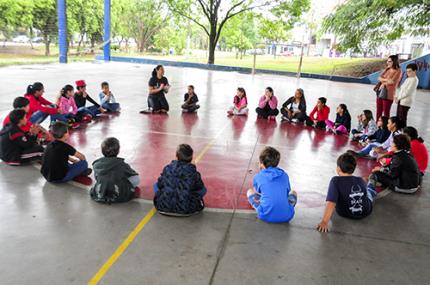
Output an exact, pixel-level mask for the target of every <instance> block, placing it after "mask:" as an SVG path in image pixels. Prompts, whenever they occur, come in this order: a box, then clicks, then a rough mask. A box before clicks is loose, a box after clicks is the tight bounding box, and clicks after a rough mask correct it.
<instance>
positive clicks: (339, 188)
mask: <svg viewBox="0 0 430 285" xmlns="http://www.w3.org/2000/svg"><path fill="white" fill-rule="evenodd" d="M326 201H329V202H333V203H336V212H337V213H338V214H339V215H340V216H342V217H347V218H352V219H361V218H364V217H366V216H368V215H369V214H370V213H371V212H372V202H371V201H370V200H369V199H368V197H367V186H366V184H365V182H364V180H363V179H362V178H361V177H356V176H335V177H333V178H332V179H331V180H330V185H329V187H328V193H327V198H326Z"/></svg>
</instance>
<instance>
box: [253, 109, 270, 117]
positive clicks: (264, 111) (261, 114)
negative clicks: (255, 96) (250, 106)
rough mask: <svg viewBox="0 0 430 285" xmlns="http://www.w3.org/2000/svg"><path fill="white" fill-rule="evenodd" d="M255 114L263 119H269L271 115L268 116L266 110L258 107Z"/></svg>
mask: <svg viewBox="0 0 430 285" xmlns="http://www.w3.org/2000/svg"><path fill="white" fill-rule="evenodd" d="M255 112H257V114H258V116H261V117H263V118H264V119H267V117H268V116H269V114H267V112H266V110H264V109H262V108H260V107H257V109H255Z"/></svg>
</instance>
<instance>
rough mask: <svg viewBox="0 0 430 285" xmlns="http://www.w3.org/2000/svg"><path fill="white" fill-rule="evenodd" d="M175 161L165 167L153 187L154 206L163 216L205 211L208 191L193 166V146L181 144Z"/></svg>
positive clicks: (186, 214) (187, 214)
mask: <svg viewBox="0 0 430 285" xmlns="http://www.w3.org/2000/svg"><path fill="white" fill-rule="evenodd" d="M176 159H177V160H173V161H172V162H171V163H170V164H169V165H167V166H166V167H164V169H163V172H162V173H161V176H160V177H159V178H158V181H157V182H156V183H155V184H154V192H155V196H154V206H155V208H156V209H157V210H158V211H160V213H162V214H166V215H174V216H189V215H192V214H195V213H198V212H200V211H202V210H203V208H204V202H203V196H205V194H206V188H205V185H204V184H203V181H202V179H201V176H200V173H199V172H198V171H197V169H196V166H195V165H194V164H193V163H192V160H193V149H192V148H191V146H189V145H187V144H180V145H179V146H178V148H177V150H176Z"/></svg>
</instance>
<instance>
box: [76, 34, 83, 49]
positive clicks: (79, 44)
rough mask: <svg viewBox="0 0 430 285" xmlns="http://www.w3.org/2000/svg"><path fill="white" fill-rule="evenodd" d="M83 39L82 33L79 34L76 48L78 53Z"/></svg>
mask: <svg viewBox="0 0 430 285" xmlns="http://www.w3.org/2000/svg"><path fill="white" fill-rule="evenodd" d="M83 41H84V35H83V34H81V36H80V37H79V42H78V50H77V52H78V53H79V52H80V51H81V45H82V43H83Z"/></svg>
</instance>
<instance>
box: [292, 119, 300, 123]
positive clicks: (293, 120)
mask: <svg viewBox="0 0 430 285" xmlns="http://www.w3.org/2000/svg"><path fill="white" fill-rule="evenodd" d="M291 122H292V123H298V122H299V120H297V119H292V120H291Z"/></svg>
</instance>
